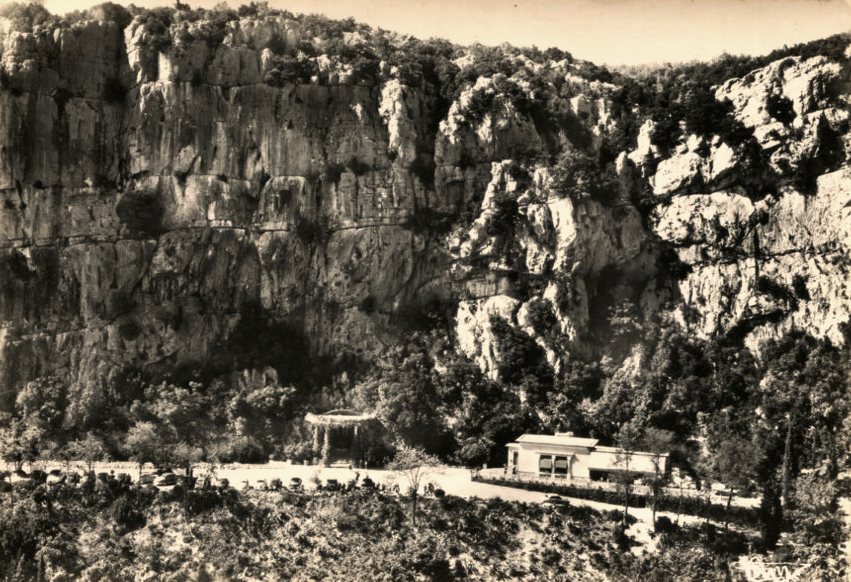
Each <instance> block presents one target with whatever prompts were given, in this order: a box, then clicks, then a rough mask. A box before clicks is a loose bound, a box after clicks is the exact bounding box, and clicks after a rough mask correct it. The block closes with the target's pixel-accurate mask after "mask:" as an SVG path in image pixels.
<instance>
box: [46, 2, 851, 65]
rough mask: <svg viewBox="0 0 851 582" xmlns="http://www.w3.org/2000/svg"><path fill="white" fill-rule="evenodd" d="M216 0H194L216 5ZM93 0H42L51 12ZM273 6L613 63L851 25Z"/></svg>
mask: <svg viewBox="0 0 851 582" xmlns="http://www.w3.org/2000/svg"><path fill="white" fill-rule="evenodd" d="M98 1H100V0H98ZM217 1H218V0H198V1H194V2H193V1H191V0H190V1H189V4H190V5H192V6H205V7H210V6H213V5H214V4H216V3H217ZM97 3H98V2H93V1H91V0H45V6H47V8H48V9H49V10H50V11H51V12H54V13H57V12H58V13H62V12H66V11H68V10H74V9H78V8H84V7H87V6H90V5H92V4H97ZM121 3H122V4H126V3H125V2H121ZM134 3H135V4H137V5H139V6H155V5H163V4H170V3H171V2H163V1H162V0H136V2H134ZM228 3H229V4H230V5H232V6H236V5H238V4H239V2H234V1H230V2H228ZM269 5H270V6H274V7H277V8H286V9H288V10H290V11H292V12H316V13H322V14H326V15H328V16H331V17H334V18H343V17H348V16H353V17H355V18H356V19H358V20H361V21H363V22H366V23H368V24H371V25H373V26H380V27H382V28H385V29H389V30H395V31H398V32H402V33H409V34H413V35H415V36H418V37H421V38H428V37H431V36H436V37H442V38H448V39H450V40H452V41H455V42H460V43H464V44H468V43H471V42H481V43H484V44H500V43H502V42H509V43H511V44H515V45H519V46H530V45H533V44H534V45H537V46H538V47H540V48H546V47H549V46H557V47H559V48H562V49H564V50H567V51H569V52H571V53H572V54H573V55H574V56H576V57H579V58H584V59H588V60H591V61H594V62H597V63H601V64H612V65H618V64H636V63H658V62H665V61H670V62H677V61H687V60H692V59H708V58H712V57H715V56H717V55H719V54H721V53H722V52H725V51H726V52H728V53H732V54H743V53H744V54H763V53H766V52H769V51H771V50H772V49H775V48H779V47H781V46H783V45H784V44H794V43H797V42H802V41H807V40H813V39H816V38H822V37H824V36H828V35H831V34H834V33H837V32H847V31H849V30H851V0H427V1H422V0H421V1H418V2H414V1H404V0H270V2H269Z"/></svg>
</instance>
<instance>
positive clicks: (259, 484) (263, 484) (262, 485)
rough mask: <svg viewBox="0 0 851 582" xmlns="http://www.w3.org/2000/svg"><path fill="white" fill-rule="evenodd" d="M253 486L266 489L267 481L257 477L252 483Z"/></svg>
mask: <svg viewBox="0 0 851 582" xmlns="http://www.w3.org/2000/svg"><path fill="white" fill-rule="evenodd" d="M254 488H255V489H257V490H258V491H268V490H269V483H267V482H266V479H258V480H257V482H256V483H255V484H254Z"/></svg>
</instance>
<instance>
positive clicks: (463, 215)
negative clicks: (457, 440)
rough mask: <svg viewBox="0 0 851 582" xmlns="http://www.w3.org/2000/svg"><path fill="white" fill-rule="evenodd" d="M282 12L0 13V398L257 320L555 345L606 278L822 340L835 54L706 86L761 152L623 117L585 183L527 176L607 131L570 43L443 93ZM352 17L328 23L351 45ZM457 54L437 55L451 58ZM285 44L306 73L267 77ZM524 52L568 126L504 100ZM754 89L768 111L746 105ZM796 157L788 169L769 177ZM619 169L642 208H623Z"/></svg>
mask: <svg viewBox="0 0 851 582" xmlns="http://www.w3.org/2000/svg"><path fill="white" fill-rule="evenodd" d="M211 27H213V28H211ZM215 27H218V28H215ZM304 27H305V25H304V23H303V22H300V21H298V20H294V19H290V18H286V17H283V16H274V15H272V16H262V17H261V16H246V17H243V18H239V19H232V20H229V21H227V22H226V23H224V24H222V23H218V24H215V26H214V25H213V24H211V23H210V22H207V21H204V20H188V19H187V20H180V19H178V18H176V19H173V20H172V21H170V22H169V23H168V26H167V27H166V28H165V30H163V29H162V27H160V28H157V27H155V26H153V25H152V24H151V20H150V18H148V17H146V15H145V13H142V14H137V15H136V17H135V18H134V20H133V21H132V22H131V23H130V24H129V25H127V26H126V27H123V28H122V26H121V25H120V24H116V23H115V22H112V21H110V20H109V19H106V18H97V15H93V16H92V17H91V18H86V19H81V20H78V21H76V22H67V21H59V22H51V23H48V24H45V25H40V26H38V27H35V28H34V29H33V30H31V31H29V30H26V31H21V30H15V28H14V27H12V26H11V25H10V23H8V22H6V23H5V24H4V26H3V29H2V32H0V47H2V48H0V50H2V54H0V73H1V74H0V77H1V78H0V81H2V85H0V86H1V87H2V90H0V193H1V195H2V199H3V200H2V204H0V263H2V265H3V270H2V273H3V276H2V277H0V388H2V390H3V394H4V396H3V399H4V401H5V402H6V403H7V404H6V405H8V402H9V399H10V398H13V396H14V393H15V391H16V390H17V389H18V388H19V387H20V386H21V385H22V384H23V383H24V382H26V381H27V380H29V379H32V378H34V377H37V376H40V375H46V374H57V375H60V376H62V377H64V378H65V379H67V381H68V383H69V384H70V385H71V386H72V387H77V388H79V386H81V385H84V384H91V383H101V382H104V381H105V380H106V379H108V378H110V377H112V376H114V375H115V374H116V373H118V372H120V371H121V370H124V369H126V368H128V367H136V368H142V369H150V370H159V371H167V370H170V369H176V368H179V367H192V366H195V367H199V368H205V367H207V368H214V369H215V370H217V371H219V372H222V373H225V372H229V371H231V370H234V369H241V368H244V367H249V366H255V367H263V366H267V365H271V366H273V367H278V368H280V367H281V366H283V365H285V364H283V363H282V360H281V353H280V350H278V349H277V348H275V349H272V347H270V346H269V345H264V344H263V343H262V342H259V343H258V344H257V345H255V346H253V347H250V348H246V340H250V339H251V337H252V336H251V334H252V332H253V330H255V329H257V328H258V326H259V327H260V328H263V329H264V330H266V333H267V335H264V336H262V337H268V333H269V332H270V330H271V333H272V334H277V335H278V336H279V337H281V338H282V341H283V344H284V345H285V347H286V346H289V347H291V348H292V350H291V351H293V352H294V353H295V352H297V353H298V354H302V353H303V354H305V355H314V356H315V355H323V354H324V355H328V354H331V355H334V354H339V353H343V352H345V353H351V354H359V353H366V352H368V351H369V350H370V349H372V348H374V347H376V346H378V345H381V344H388V343H392V342H394V341H399V339H400V338H402V337H403V335H404V333H405V330H406V329H407V327H409V326H410V325H411V321H412V320H413V319H414V318H415V316H416V315H417V314H419V313H423V312H426V311H428V310H432V309H434V306H435V305H437V306H439V309H442V310H443V311H444V312H447V313H449V314H450V315H451V317H452V319H454V322H453V323H452V324H451V326H450V327H451V328H453V329H451V330H447V331H452V332H457V338H458V346H459V348H460V349H461V350H462V351H463V352H465V353H466V354H467V355H469V356H470V357H471V358H473V359H474V360H476V361H477V362H478V363H479V364H480V366H481V367H482V368H483V369H484V370H487V371H488V372H489V373H491V374H495V373H496V362H498V360H499V350H498V347H497V346H496V345H495V343H494V341H493V340H494V338H493V335H492V333H491V331H490V325H491V317H492V316H496V317H500V318H502V319H504V320H505V321H507V322H509V323H510V324H511V325H512V326H514V327H515V328H517V329H518V330H520V331H522V332H523V333H527V334H528V335H530V337H532V338H534V339H535V341H536V342H537V343H538V344H539V345H540V346H541V347H542V348H543V349H544V350H545V352H546V355H547V360H548V361H549V363H550V365H552V366H553V367H556V368H557V367H558V366H559V365H561V363H562V362H563V361H564V360H565V358H569V357H570V356H571V354H574V353H576V354H578V353H583V354H588V353H596V352H595V350H599V349H600V348H599V345H598V344H599V342H598V341H597V340H600V339H602V338H601V337H600V332H599V328H600V326H601V321H602V320H601V319H600V318H601V317H602V315H601V314H605V308H607V307H609V306H611V305H617V304H618V303H619V302H623V301H626V300H630V301H633V302H635V304H636V306H637V309H638V312H639V317H641V315H640V314H641V313H643V314H645V315H646V314H661V316H663V317H666V318H668V319H670V320H672V321H675V322H677V324H678V325H681V326H684V327H685V328H687V329H689V330H693V331H694V333H696V334H699V335H702V336H706V337H711V336H713V335H714V334H718V333H721V332H728V331H730V330H732V329H735V330H740V331H741V332H742V333H743V334H745V335H746V337H747V341H748V342H750V343H751V344H752V345H754V346H758V344H759V343H760V342H762V341H764V340H765V339H766V338H769V337H772V336H776V335H777V334H781V333H783V332H784V331H786V330H789V329H792V328H799V329H803V330H806V331H809V332H810V333H812V334H814V335H817V336H821V337H825V336H826V337H830V338H831V339H834V340H840V339H841V336H840V332H839V326H840V324H842V323H844V322H847V321H848V318H849V307H851V289H849V285H851V283H849V281H851V279H849V276H848V267H849V259H848V257H849V251H851V248H849V247H851V170H849V167H848V165H847V163H846V160H847V159H848V154H849V153H851V138H849V132H848V115H849V114H848V105H849V104H848V99H849V66H848V64H847V62H845V63H844V64H843V63H838V62H835V61H832V60H829V59H826V58H823V57H815V58H809V59H806V60H803V59H800V58H795V57H790V58H787V59H784V60H782V61H780V62H776V63H773V64H771V65H769V66H767V67H765V68H763V69H760V70H757V71H754V72H753V73H751V74H749V75H747V76H746V77H744V78H741V79H731V80H729V81H727V82H726V83H723V84H722V85H720V86H719V87H718V88H717V92H716V97H717V99H719V100H726V101H729V102H730V103H732V106H733V108H734V114H735V116H736V117H737V118H738V119H739V120H740V121H741V122H742V123H743V124H744V125H745V126H746V127H747V128H749V129H750V130H751V131H752V133H753V135H754V136H755V137H756V139H757V140H758V142H759V144H760V147H761V148H762V149H763V150H764V153H765V156H767V159H768V160H769V163H768V164H767V165H766V166H765V167H764V168H761V170H760V172H761V173H759V174H755V173H754V172H753V171H751V169H750V168H749V167H748V166H747V164H748V159H747V156H746V155H745V152H743V151H742V148H740V147H738V146H736V145H734V144H728V143H725V142H724V141H722V140H721V139H720V138H718V137H715V138H713V139H709V140H707V139H705V138H703V137H698V136H689V135H686V134H685V133H684V135H683V136H682V139H681V142H680V144H679V145H678V146H677V147H675V148H674V149H673V150H672V151H670V152H663V151H662V150H660V148H658V147H656V146H655V145H654V144H653V143H652V140H651V139H650V137H649V136H650V134H651V133H652V124H651V125H649V126H647V127H644V128H643V130H642V132H641V133H640V134H639V135H638V140H637V147H636V148H635V149H633V150H631V151H630V152H624V153H622V155H620V157H618V158H617V164H616V166H615V167H616V169H617V178H618V180H617V187H616V190H617V192H616V193H615V195H614V196H613V198H612V199H611V200H609V201H600V200H596V199H594V198H593V197H587V196H579V197H576V196H568V195H565V193H564V192H562V191H560V189H559V188H560V186H559V185H558V183H557V181H555V180H554V179H553V172H554V167H553V164H554V162H553V154H554V152H555V151H556V150H559V149H563V148H564V147H565V145H567V146H568V147H573V146H576V147H580V148H584V149H585V150H587V151H597V150H599V149H600V148H601V147H602V143H603V140H604V138H605V136H606V135H607V134H609V133H610V132H612V131H615V130H616V129H617V127H618V123H619V121H618V120H616V119H615V117H614V116H613V114H612V95H613V94H614V93H615V92H616V91H617V90H618V86H617V83H616V82H614V83H609V82H605V83H604V82H601V81H598V80H593V79H592V80H589V79H587V78H585V77H583V76H582V75H581V74H580V73H581V71H582V69H583V67H585V66H586V65H587V64H584V63H581V62H573V61H571V60H565V59H562V60H559V61H554V60H551V61H550V62H545V63H544V64H541V62H532V61H529V59H528V58H527V57H524V56H522V55H516V54H515V55H510V56H509V57H507V58H509V59H513V60H514V61H515V62H518V63H517V66H518V69H519V70H521V71H522V73H513V74H512V75H506V74H504V73H499V72H496V73H493V74H489V75H480V76H478V78H476V79H473V80H471V81H470V82H468V83H466V84H463V83H462V84H461V86H460V88H459V91H458V92H457V93H456V94H455V95H453V97H452V100H451V102H450V103H448V106H446V105H441V97H440V95H439V94H438V93H437V92H436V91H434V90H431V89H428V88H427V87H426V84H425V83H422V84H421V85H420V86H414V85H413V84H411V83H410V82H409V81H408V80H407V79H406V77H405V76H404V75H402V74H401V72H400V67H399V66H396V65H394V64H393V63H389V62H386V61H381V62H378V63H377V64H376V68H375V71H374V73H373V74H372V75H371V76H363V75H359V74H358V71H357V68H356V66H355V65H353V64H352V63H351V62H350V61H345V60H340V59H338V58H335V56H334V54H331V53H330V52H328V53H325V52H323V47H325V46H326V45H327V44H328V43H327V39H326V42H323V41H321V40H319V39H317V37H316V36H315V31H312V30H311V31H306V30H304ZM211 31H212V32H211ZM367 32H368V31H367ZM367 32H364V31H363V30H358V31H355V32H345V33H344V34H343V35H342V41H340V42H342V44H343V45H344V46H348V47H359V46H363V45H364V44H366V45H368V44H369V43H371V42H374V41H375V39H374V38H369V37H366V38H364V36H363V35H364V34H367ZM217 35H218V36H217ZM164 39H166V40H167V42H164ZM398 50H404V49H401V48H400V49H398ZM457 51H458V55H459V56H458V57H457V58H456V59H455V63H454V64H455V66H456V68H461V69H464V67H465V66H466V65H469V64H470V63H471V62H474V61H475V58H476V57H475V54H474V53H473V52H471V51H466V50H465V49H461V48H459V49H457ZM523 59H526V61H528V62H522V61H523ZM305 62H308V63H309V64H310V65H311V67H312V68H311V69H310V73H309V75H307V76H305V77H304V78H301V79H298V80H293V79H291V78H290V77H287V75H288V74H289V72H290V71H291V70H292V69H293V68H294V67H296V66H299V63H305ZM355 64H356V63H355ZM544 69H545V72H546V75H547V77H546V78H547V79H551V78H553V76H555V77H556V78H560V79H561V80H560V81H559V83H560V84H561V83H562V82H564V83H568V84H570V86H571V87H572V88H573V89H572V92H573V95H572V96H571V97H569V98H565V99H563V106H564V108H565V110H566V111H567V113H568V114H569V115H570V116H571V119H572V120H575V125H576V127H573V128H572V129H569V130H560V131H555V129H554V128H553V127H551V126H549V125H547V123H546V122H545V121H542V120H541V119H540V116H539V115H536V111H535V110H534V109H530V108H529V107H528V106H524V104H527V102H528V101H529V100H534V99H535V98H536V97H535V96H536V92H538V91H540V90H541V87H540V85H541V84H540V83H538V84H536V83H535V82H534V81H535V78H536V75H540V76H543V75H544V72H543V70H544ZM281 75H283V76H284V80H283V81H280V80H279V79H280V78H281ZM547 82H549V81H547ZM506 87H509V88H511V89H512V91H513V93H511V92H509V91H507V90H506ZM544 89H546V86H545V87H544ZM518 96H519V97H518ZM778 96H780V97H783V98H784V99H786V100H788V102H789V103H790V104H791V110H788V109H784V110H783V115H782V117H783V119H777V118H776V116H775V117H772V115H771V113H770V112H771V111H774V110H775V109H776V107H775V106H774V105H772V103H774V101H776V99H777V97H778ZM772 100H774V101H772ZM785 102H786V101H784V102H783V103H785ZM482 103H485V104H486V106H485V107H484V109H485V111H484V113H482V112H481V109H482V108H483V107H482ZM775 115H780V114H779V113H775ZM686 133H687V132H686ZM577 136H579V137H581V138H582V139H579V137H577ZM802 168H805V169H807V170H809V172H810V174H812V184H810V185H809V186H808V187H807V188H803V187H802V186H801V185H800V184H798V183H797V182H796V181H795V180H794V179H793V177H794V176H797V175H800V174H801V171H802ZM802 188H803V189H805V190H806V191H802ZM642 190H644V191H647V192H652V197H653V198H654V201H653V203H652V205H651V207H650V208H649V209H648V208H647V207H642V208H639V207H638V206H637V205H636V204H635V193H636V192H638V191H642ZM755 192H757V194H756V195H755V194H754V193H755ZM672 253H675V254H676V259H677V260H678V261H679V263H681V264H682V265H681V266H683V265H684V266H685V267H686V268H685V269H683V270H685V271H686V273H685V275H683V276H682V278H677V277H673V276H672V274H671V270H670V269H669V266H670V265H669V264H670V261H671V260H673V259H672ZM542 305H544V307H545V310H550V311H551V312H552V314H553V316H554V324H553V327H552V328H551V329H547V330H546V332H545V333H544V332H542V329H541V326H540V325H537V324H536V321H537V320H536V318H535V316H534V314H535V313H540V312H541V311H542V308H541V306H542ZM546 305H549V307H546ZM537 319H540V318H537ZM257 337H260V336H257ZM235 338H239V341H240V342H241V343H240V347H239V349H234V341H236V340H235ZM279 371H280V370H279Z"/></svg>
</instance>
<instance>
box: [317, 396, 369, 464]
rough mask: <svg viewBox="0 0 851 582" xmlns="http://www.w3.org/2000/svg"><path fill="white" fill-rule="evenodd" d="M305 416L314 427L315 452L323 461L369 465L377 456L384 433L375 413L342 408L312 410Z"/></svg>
mask: <svg viewBox="0 0 851 582" xmlns="http://www.w3.org/2000/svg"><path fill="white" fill-rule="evenodd" d="M304 420H305V422H307V423H308V424H309V425H311V426H312V427H313V455H314V457H315V458H316V459H317V460H318V461H319V462H321V463H322V464H323V465H326V466H327V465H330V464H331V463H339V462H343V463H346V462H348V463H349V464H352V465H355V466H366V465H368V464H369V463H370V462H371V461H373V460H374V459H373V457H374V452H375V451H376V449H377V447H378V445H380V443H381V437H382V433H383V426H382V424H381V421H379V420H378V418H377V417H376V416H375V415H374V414H369V413H360V412H355V411H352V410H345V409H338V410H331V411H328V412H325V413H322V414H314V413H308V414H307V415H305V417H304Z"/></svg>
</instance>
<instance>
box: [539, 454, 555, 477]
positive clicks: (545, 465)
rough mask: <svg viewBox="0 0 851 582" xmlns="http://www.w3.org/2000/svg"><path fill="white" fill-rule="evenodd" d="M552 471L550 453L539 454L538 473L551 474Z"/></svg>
mask: <svg viewBox="0 0 851 582" xmlns="http://www.w3.org/2000/svg"><path fill="white" fill-rule="evenodd" d="M552 471H553V457H552V455H541V457H540V459H539V461H538V474H539V475H551V474H552Z"/></svg>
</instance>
